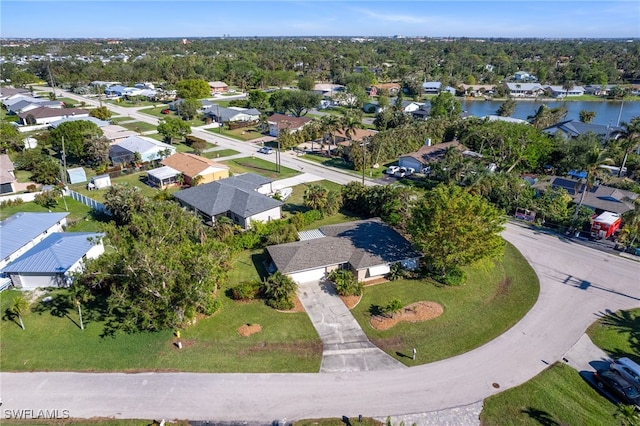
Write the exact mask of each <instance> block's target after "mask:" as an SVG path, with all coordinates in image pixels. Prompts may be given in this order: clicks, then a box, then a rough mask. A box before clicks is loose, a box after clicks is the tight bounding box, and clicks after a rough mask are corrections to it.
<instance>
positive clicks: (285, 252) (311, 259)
mask: <svg viewBox="0 0 640 426" xmlns="http://www.w3.org/2000/svg"><path fill="white" fill-rule="evenodd" d="M320 231H321V232H322V233H323V234H324V235H325V237H324V238H317V239H311V240H305V241H296V242H293V243H287V244H279V245H275V246H269V247H267V251H268V252H269V255H270V256H271V259H272V260H273V262H274V263H275V264H276V267H277V268H278V270H279V271H280V272H282V273H285V274H291V273H294V272H302V271H307V270H311V269H316V268H321V267H326V266H332V265H339V264H344V263H349V264H350V265H351V266H352V267H353V268H354V269H355V270H361V269H365V268H369V267H371V266H376V265H381V264H389V263H395V262H399V261H401V260H406V259H415V258H418V257H420V256H421V255H420V253H418V252H417V251H416V250H415V249H414V248H413V247H412V246H411V243H410V242H409V241H407V240H406V239H405V238H404V237H403V236H402V235H400V234H399V233H398V232H396V231H395V230H394V229H393V228H391V227H390V226H389V225H387V224H386V223H384V222H382V221H381V220H379V219H370V220H361V221H355V222H348V223H343V224H338V225H329V226H323V227H321V228H320Z"/></svg>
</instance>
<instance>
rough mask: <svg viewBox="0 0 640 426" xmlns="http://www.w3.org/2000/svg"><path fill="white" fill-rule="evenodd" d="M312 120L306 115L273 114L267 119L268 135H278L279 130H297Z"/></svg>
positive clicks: (292, 131)
mask: <svg viewBox="0 0 640 426" xmlns="http://www.w3.org/2000/svg"><path fill="white" fill-rule="evenodd" d="M312 121H313V120H312V119H311V118H307V117H293V116H291V115H284V114H273V115H271V116H270V117H269V118H268V119H267V122H268V123H269V136H273V137H276V138H277V137H278V135H279V134H280V131H281V130H284V129H286V130H288V131H289V132H291V133H295V132H298V131H300V130H302V129H303V128H304V126H306V125H307V124H309V123H311V122H312Z"/></svg>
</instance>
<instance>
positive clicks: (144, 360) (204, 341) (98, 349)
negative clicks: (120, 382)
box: [0, 252, 322, 372]
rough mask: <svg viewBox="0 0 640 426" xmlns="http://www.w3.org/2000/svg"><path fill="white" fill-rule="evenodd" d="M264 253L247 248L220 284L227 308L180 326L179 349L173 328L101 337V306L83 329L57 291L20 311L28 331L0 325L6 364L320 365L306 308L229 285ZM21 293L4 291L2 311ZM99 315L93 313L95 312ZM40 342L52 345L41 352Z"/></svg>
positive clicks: (100, 367) (146, 367) (92, 367)
mask: <svg viewBox="0 0 640 426" xmlns="http://www.w3.org/2000/svg"><path fill="white" fill-rule="evenodd" d="M262 256H263V255H260V254H258V253H255V252H253V253H250V252H247V253H244V254H242V255H241V256H240V257H239V258H238V259H237V260H236V265H237V268H235V269H234V272H233V274H232V275H231V277H230V278H229V280H228V281H227V283H226V285H225V286H224V287H223V289H222V290H221V299H222V308H221V310H220V311H219V312H218V313H216V314H215V315H214V316H212V317H210V318H205V319H201V320H200V321H199V322H198V323H197V324H195V325H193V326H191V327H189V328H187V329H186V330H183V331H182V335H181V342H182V344H183V348H182V349H177V347H176V346H175V345H174V343H175V342H176V341H177V339H176V338H175V337H174V336H173V334H172V332H171V331H163V332H157V333H147V332H140V333H135V334H124V333H116V334H115V335H114V336H112V337H102V334H103V331H104V322H103V321H101V320H100V318H99V316H98V313H99V312H102V311H101V309H99V308H97V307H94V308H91V307H85V310H84V316H85V326H86V328H85V330H84V331H82V330H80V328H79V327H78V326H77V322H78V313H77V311H76V310H75V309H70V308H68V305H67V304H66V303H65V302H64V300H63V299H64V296H65V294H66V292H67V290H53V291H51V292H50V293H47V294H48V295H52V296H53V297H54V300H53V301H52V302H49V303H48V304H43V303H42V302H40V300H41V298H40V299H38V301H36V302H34V303H32V304H31V309H30V311H29V312H28V313H26V314H25V315H24V316H23V319H24V323H25V327H26V330H22V329H21V328H20V327H19V326H18V325H17V323H16V322H15V321H11V320H7V319H5V320H3V321H2V323H1V324H0V332H1V334H2V337H3V338H2V341H1V342H0V348H1V349H2V355H3V356H2V361H1V364H0V369H1V370H2V371H53V370H55V371H70V370H73V371H115V370H117V371H131V372H132V371H201V372H317V371H318V370H319V368H320V360H321V356H322V345H321V343H320V341H319V339H318V336H317V333H316V331H315V329H314V328H313V325H312V324H311V321H310V320H309V318H308V316H307V315H306V313H304V312H303V313H281V312H277V311H275V310H274V309H271V308H269V307H268V306H266V305H265V304H264V303H263V302H262V301H254V302H242V303H240V302H234V301H232V300H231V299H229V298H228V297H227V296H226V295H225V290H226V289H227V288H228V287H230V286H233V285H235V284H237V283H238V282H240V281H242V280H245V279H250V278H253V277H256V276H257V272H256V267H255V265H254V262H260V261H261V259H262ZM16 293H17V292H16V291H15V290H8V291H4V292H2V293H0V309H1V310H2V312H5V311H6V309H7V308H8V306H9V305H10V303H11V301H12V300H13V297H14V296H15V294H16ZM92 315H93V316H94V318H91V316H92ZM245 324H260V325H261V326H262V331H261V332H259V333H256V334H254V335H251V336H248V337H242V336H240V335H239V333H238V328H239V327H240V326H242V325H245ZM42 348H47V350H46V351H43V350H42Z"/></svg>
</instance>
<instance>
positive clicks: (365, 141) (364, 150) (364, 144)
mask: <svg viewBox="0 0 640 426" xmlns="http://www.w3.org/2000/svg"><path fill="white" fill-rule="evenodd" d="M367 145H369V140H368V139H367V138H365V139H363V140H362V143H361V144H360V146H361V147H362V185H364V172H365V169H366V168H367V157H366V155H367Z"/></svg>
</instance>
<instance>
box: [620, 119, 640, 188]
mask: <svg viewBox="0 0 640 426" xmlns="http://www.w3.org/2000/svg"><path fill="white" fill-rule="evenodd" d="M622 127H623V128H624V133H623V135H622V138H623V143H622V147H623V148H624V157H623V159H622V166H620V170H618V177H621V176H622V171H623V170H624V168H625V166H626V164H627V158H628V157H629V153H630V152H631V151H632V150H633V148H635V147H636V146H637V145H638V143H639V142H640V117H634V118H632V119H631V123H622Z"/></svg>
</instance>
